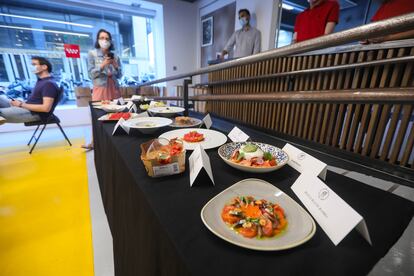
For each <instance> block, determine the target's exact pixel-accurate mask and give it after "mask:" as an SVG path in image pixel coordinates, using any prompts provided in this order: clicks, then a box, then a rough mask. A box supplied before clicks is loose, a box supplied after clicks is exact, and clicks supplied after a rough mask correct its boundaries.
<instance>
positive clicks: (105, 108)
mask: <svg viewBox="0 0 414 276" xmlns="http://www.w3.org/2000/svg"><path fill="white" fill-rule="evenodd" d="M98 108H100V109H102V110H103V111H106V112H121V111H124V110H125V109H126V106H125V105H116V104H106V105H102V106H98Z"/></svg>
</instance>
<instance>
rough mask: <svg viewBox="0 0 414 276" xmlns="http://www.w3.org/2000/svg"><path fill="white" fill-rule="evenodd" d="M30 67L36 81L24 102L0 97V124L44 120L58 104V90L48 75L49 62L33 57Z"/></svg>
mask: <svg viewBox="0 0 414 276" xmlns="http://www.w3.org/2000/svg"><path fill="white" fill-rule="evenodd" d="M32 66H33V73H34V74H35V75H36V76H37V77H38V80H37V82H36V86H35V87H34V88H33V91H32V93H31V95H30V97H29V99H27V101H26V102H22V101H19V100H15V99H7V98H6V97H2V96H0V124H1V123H5V122H8V123H27V122H33V121H38V120H41V119H42V120H44V119H46V118H48V117H49V115H50V114H51V113H52V112H53V110H54V109H55V107H56V105H57V104H58V99H59V96H60V89H59V87H58V86H57V84H56V83H55V82H54V81H53V77H52V76H51V75H50V72H52V65H51V64H50V62H49V61H48V60H47V59H46V58H44V57H38V56H34V57H32ZM2 118H3V119H2Z"/></svg>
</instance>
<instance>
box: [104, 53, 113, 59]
mask: <svg viewBox="0 0 414 276" xmlns="http://www.w3.org/2000/svg"><path fill="white" fill-rule="evenodd" d="M106 56H107V57H108V58H110V59H114V53H111V52H109V53H107V54H106Z"/></svg>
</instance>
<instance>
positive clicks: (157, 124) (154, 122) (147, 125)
mask: <svg viewBox="0 0 414 276" xmlns="http://www.w3.org/2000/svg"><path fill="white" fill-rule="evenodd" d="M171 123H172V121H171V120H170V119H168V118H163V117H138V118H134V119H129V120H128V121H126V122H125V124H124V125H125V126H127V127H129V128H135V129H138V130H139V131H140V132H142V133H144V134H150V133H153V132H155V131H157V130H158V129H159V128H162V127H165V126H168V125H170V124H171Z"/></svg>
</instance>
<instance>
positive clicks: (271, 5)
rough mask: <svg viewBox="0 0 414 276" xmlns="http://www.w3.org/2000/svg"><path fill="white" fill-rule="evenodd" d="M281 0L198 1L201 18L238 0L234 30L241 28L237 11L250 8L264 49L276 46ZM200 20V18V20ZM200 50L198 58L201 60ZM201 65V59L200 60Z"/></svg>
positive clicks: (253, 22) (199, 31)
mask: <svg viewBox="0 0 414 276" xmlns="http://www.w3.org/2000/svg"><path fill="white" fill-rule="evenodd" d="M280 1H281V0H201V1H199V2H198V4H199V5H198V7H199V13H200V15H199V18H201V16H203V15H206V14H208V13H211V12H213V11H215V10H218V9H220V8H222V7H224V6H226V5H228V4H230V3H233V2H236V14H235V15H234V16H235V18H236V20H235V26H234V30H238V29H240V28H241V26H240V23H239V18H238V14H237V11H238V10H240V9H248V10H249V11H250V14H251V24H252V26H254V27H256V28H257V29H259V30H260V32H261V34H262V41H261V44H262V51H267V50H270V49H273V48H274V42H275V33H276V26H277V21H278V6H279V2H280ZM198 21H200V19H199V20H198ZM197 32H198V37H200V36H201V26H200V23H199V22H198V28H197ZM200 55H201V53H200V50H199V51H198V60H200ZM198 65H200V61H198Z"/></svg>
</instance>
